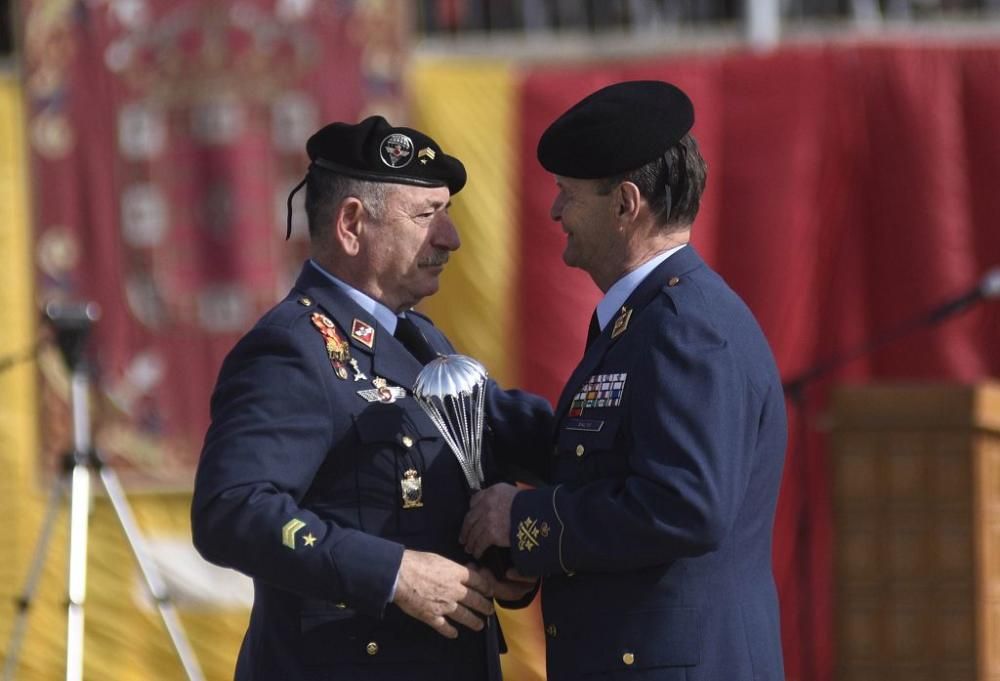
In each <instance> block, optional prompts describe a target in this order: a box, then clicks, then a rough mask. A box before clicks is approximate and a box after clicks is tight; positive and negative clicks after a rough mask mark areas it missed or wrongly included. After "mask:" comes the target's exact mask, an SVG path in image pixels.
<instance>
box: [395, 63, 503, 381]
mask: <svg viewBox="0 0 1000 681" xmlns="http://www.w3.org/2000/svg"><path fill="white" fill-rule="evenodd" d="M407 82H408V83H410V92H409V102H410V110H411V114H412V118H413V124H414V127H416V128H419V129H422V130H426V131H427V132H428V133H429V134H430V135H431V136H432V137H434V139H435V140H437V142H438V143H439V144H440V145H441V147H442V148H443V149H445V150H446V151H447V152H448V153H449V154H452V155H454V156H457V157H458V158H459V159H461V160H462V162H463V163H464V164H465V168H466V170H467V171H468V173H469V181H468V184H466V186H465V188H464V189H463V190H462V191H461V193H459V194H458V195H457V196H455V197H454V199H453V200H452V208H451V216H452V218H453V219H454V221H455V224H456V226H457V227H458V233H459V236H460V237H461V239H462V247H461V249H460V250H459V251H458V252H457V253H455V254H454V255H453V257H452V260H451V262H449V264H448V266H447V267H446V268H445V271H444V275H443V276H442V278H441V290H440V292H439V293H438V294H437V295H435V296H431V297H430V298H428V299H427V300H425V301H424V302H423V304H422V305H421V308H422V309H423V310H424V311H426V312H427V313H428V314H429V315H430V316H431V318H432V319H433V320H434V323H435V324H437V325H439V326H440V327H441V328H442V329H443V330H444V331H445V333H447V334H448V337H449V338H451V340H452V341H453V342H454V343H455V345H456V346H457V347H458V349H459V351H460V352H465V353H468V354H470V355H472V356H473V357H476V358H477V359H479V360H480V361H481V362H483V364H485V365H486V368H487V369H488V370H489V372H490V374H491V375H492V376H493V377H494V378H496V379H497V380H499V381H500V383H501V384H508V383H510V382H511V381H513V380H514V379H515V376H514V371H515V369H516V364H515V362H514V361H513V360H514V359H515V358H514V357H512V356H511V353H512V352H513V351H514V347H513V345H514V344H512V343H511V342H510V334H511V328H510V326H511V320H512V318H513V310H512V309H511V305H512V304H513V303H512V293H513V288H512V282H513V277H514V269H515V265H516V256H517V253H516V248H517V242H516V241H515V237H516V231H515V230H516V224H517V223H516V221H517V215H516V214H515V213H514V206H515V205H516V204H515V201H516V197H515V195H514V183H513V179H512V175H513V170H514V163H515V158H516V150H515V149H514V147H513V145H514V144H515V142H516V140H517V138H516V136H515V129H514V126H515V125H516V121H515V111H514V108H513V107H514V105H515V100H514V99H513V97H514V94H515V83H514V76H513V74H512V73H511V67H510V66H508V65H502V64H494V63H490V62H483V63H478V64H477V63H472V64H468V63H465V62H463V63H462V64H458V63H456V62H455V61H454V60H442V61H437V60H431V59H415V60H414V62H413V65H412V66H411V74H410V78H408V79H407Z"/></svg>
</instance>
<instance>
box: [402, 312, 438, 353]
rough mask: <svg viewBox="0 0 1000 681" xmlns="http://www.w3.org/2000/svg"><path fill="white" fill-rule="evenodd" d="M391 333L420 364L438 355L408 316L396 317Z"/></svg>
mask: <svg viewBox="0 0 1000 681" xmlns="http://www.w3.org/2000/svg"><path fill="white" fill-rule="evenodd" d="M393 335H394V336H395V337H396V340H398V341H399V342H400V343H402V344H403V346H404V347H405V348H406V349H407V350H409V351H410V354H411V355H413V356H414V357H415V358H416V360H417V361H418V362H420V363H421V364H427V363H428V362H429V361H431V360H432V359H434V358H435V357H437V356H438V353H436V352H435V351H434V348H432V347H431V344H430V343H428V342H427V339H426V338H424V334H423V333H421V332H420V329H418V328H417V325H416V324H414V323H413V320H412V319H410V318H409V317H398V318H397V319H396V333H395V334H393Z"/></svg>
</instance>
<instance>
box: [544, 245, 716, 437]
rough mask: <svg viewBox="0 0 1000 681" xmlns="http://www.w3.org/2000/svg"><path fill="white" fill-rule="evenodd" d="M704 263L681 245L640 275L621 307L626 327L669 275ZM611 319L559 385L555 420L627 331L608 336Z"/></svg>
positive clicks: (611, 324)
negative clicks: (626, 313)
mask: <svg viewBox="0 0 1000 681" xmlns="http://www.w3.org/2000/svg"><path fill="white" fill-rule="evenodd" d="M703 264H704V263H703V262H702V259H701V257H700V256H699V255H698V253H697V252H696V251H695V250H694V247H693V246H690V245H688V246H685V247H684V248H682V249H681V250H679V251H677V252H676V253H674V254H673V255H672V256H670V257H669V258H667V259H666V260H664V261H663V262H662V263H660V265H659V266H658V267H657V268H656V269H654V270H653V271H652V272H650V273H649V275H648V276H647V277H646V278H645V279H643V280H642V281H641V282H640V283H639V286H637V287H636V289H635V291H633V292H632V295H630V296H629V297H628V300H627V301H625V305H624V307H625V308H626V309H629V310H631V311H632V316H631V318H630V319H629V327H631V326H633V325H635V324H637V323H638V319H637V317H638V316H639V315H640V314H642V310H643V308H645V307H646V306H647V305H648V304H649V303H650V302H651V301H652V300H653V298H654V297H655V296H656V294H657V292H658V291H660V289H662V288H663V287H664V286H666V285H667V282H668V281H669V280H670V278H671V277H679V276H681V275H682V274H686V273H687V272H690V271H691V270H693V269H695V268H696V267H700V266H701V265H703ZM615 319H617V315H616V317H615V318H613V319H612V320H611V321H610V322H608V324H607V325H606V326H605V327H604V328H603V329H602V330H601V333H600V335H599V336H598V337H597V339H596V340H595V341H594V342H593V343H591V344H590V347H588V348H587V350H586V351H585V352H584V353H583V358H582V359H581V360H580V363H579V364H578V365H577V367H576V369H574V370H573V373H572V374H571V375H570V377H569V380H568V381H567V382H566V387H564V388H563V391H562V394H561V395H560V396H559V402H558V404H557V408H556V422H557V423H558V422H560V421H562V419H563V417H564V416H566V411H567V410H568V409H569V407H570V403H571V402H572V399H573V395H575V394H576V392H577V390H578V389H579V387H580V386H581V385H583V383H584V381H586V380H587V378H588V377H589V376H591V375H592V374H593V372H594V370H595V369H596V368H597V366H598V365H599V364H600V363H601V360H602V359H604V356H605V355H606V354H607V353H608V350H610V349H611V346H613V345H614V344H615V343H616V342H618V340H619V339H620V338H622V337H624V336H625V335H627V334H628V332H629V331H628V328H626V330H625V331H624V332H623V333H621V334H620V335H618V336H617V337H615V338H612V337H611V332H612V329H613V328H614V325H615Z"/></svg>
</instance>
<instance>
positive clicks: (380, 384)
mask: <svg viewBox="0 0 1000 681" xmlns="http://www.w3.org/2000/svg"><path fill="white" fill-rule="evenodd" d="M372 385H373V386H375V387H374V388H373V389H369V390H359V391H358V394H359V395H361V397H362V398H364V400H365V401H366V402H382V403H383V404H392V403H393V402H395V401H396V400H399V399H402V398H404V397H406V389H405V388H400V387H399V386H398V385H389V382H388V381H386V380H385V379H384V378H382V377H381V376H376V377H375V378H373V379H372Z"/></svg>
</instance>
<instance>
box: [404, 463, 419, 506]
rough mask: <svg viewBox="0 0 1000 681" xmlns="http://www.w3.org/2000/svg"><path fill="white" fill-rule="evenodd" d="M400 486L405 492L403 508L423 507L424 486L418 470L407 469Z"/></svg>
mask: <svg viewBox="0 0 1000 681" xmlns="http://www.w3.org/2000/svg"><path fill="white" fill-rule="evenodd" d="M399 486H400V488H401V489H402V492H403V508H421V507H422V506H423V505H424V487H423V483H422V482H421V481H420V475H419V474H418V473H417V471H415V470H414V469H412V468H410V469H407V471H406V472H405V473H403V478H402V479H401V480H400V481H399Z"/></svg>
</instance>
